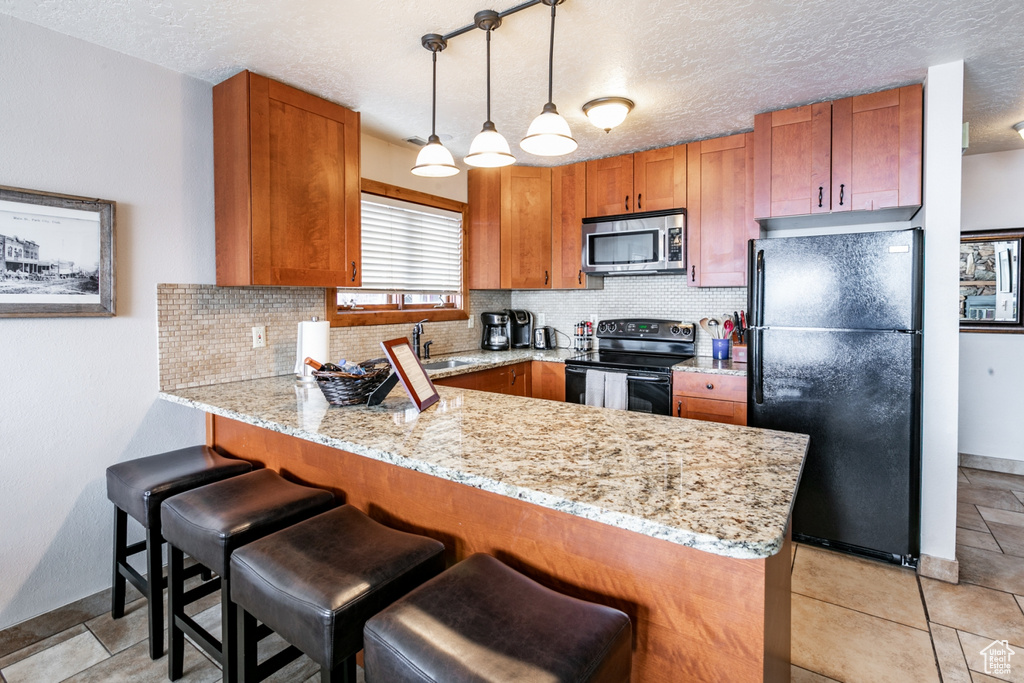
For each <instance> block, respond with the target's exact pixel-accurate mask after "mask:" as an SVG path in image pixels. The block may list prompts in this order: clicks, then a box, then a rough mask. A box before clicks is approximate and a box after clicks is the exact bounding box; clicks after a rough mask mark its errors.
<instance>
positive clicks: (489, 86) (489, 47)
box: [487, 29, 491, 123]
mask: <svg viewBox="0 0 1024 683" xmlns="http://www.w3.org/2000/svg"><path fill="white" fill-rule="evenodd" d="M490 122H491V29H487V123H490Z"/></svg>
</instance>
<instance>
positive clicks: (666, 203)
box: [586, 145, 687, 217]
mask: <svg viewBox="0 0 1024 683" xmlns="http://www.w3.org/2000/svg"><path fill="white" fill-rule="evenodd" d="M686 148H687V146H686V145H676V146H674V147H663V148H661V149H652V150H648V151H646V152H637V153H635V154H623V155H620V156H617V157H608V158H606V159H595V160H594V161H588V162H586V164H587V216H590V217H595V216H615V215H618V214H623V213H636V212H639V211H659V210H662V209H678V208H683V207H685V206H686V187H687V186H686Z"/></svg>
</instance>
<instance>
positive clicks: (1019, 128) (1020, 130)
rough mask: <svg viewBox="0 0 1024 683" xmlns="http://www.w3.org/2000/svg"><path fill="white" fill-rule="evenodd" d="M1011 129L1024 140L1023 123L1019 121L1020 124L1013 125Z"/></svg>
mask: <svg viewBox="0 0 1024 683" xmlns="http://www.w3.org/2000/svg"><path fill="white" fill-rule="evenodd" d="M1013 129H1014V130H1015V131H1017V132H1018V133H1020V136H1021V137H1022V138H1024V121H1021V122H1020V123H1018V124H1015V125H1014V126H1013Z"/></svg>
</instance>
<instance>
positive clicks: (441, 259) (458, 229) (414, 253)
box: [362, 194, 462, 294]
mask: <svg viewBox="0 0 1024 683" xmlns="http://www.w3.org/2000/svg"><path fill="white" fill-rule="evenodd" d="M362 211H363V220H362V271H363V286H362V288H363V289H364V290H387V291H415V292H424V293H436V294H454V293H458V292H459V291H460V290H461V288H462V214H461V213H456V212H454V211H445V210H444V209H435V208H433V207H428V206H421V205H419V204H412V203H410V202H403V201H400V200H396V199H391V198H390V197H380V196H377V195H369V194H363V196H362Z"/></svg>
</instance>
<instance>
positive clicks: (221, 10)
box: [0, 0, 1024, 165]
mask: <svg viewBox="0 0 1024 683" xmlns="http://www.w3.org/2000/svg"><path fill="white" fill-rule="evenodd" d="M515 2H516V0H504V1H503V2H500V3H499V4H495V5H489V4H487V3H486V1H485V0H477V2H466V1H464V0H401V1H399V0H362V1H361V2H354V1H352V0H288V1H285V0H217V1H216V2H214V1H202V0H0V12H3V13H6V14H9V15H11V16H14V17H17V18H19V19H23V20H25V21H29V22H32V23H34V24H38V25H41V26H45V27H47V28H50V29H53V30H55V31H59V32H61V33H65V34H68V35H71V36H75V37H78V38H81V39H83V40H87V41H89V42H92V43H96V44H99V45H103V46H105V47H108V48H111V49H113V50H117V51H118V52H123V53H125V54H129V55H132V56H135V57H139V58H141V59H144V60H147V61H150V62H153V63H156V64H159V65H162V66H164V67H167V68H169V69H173V70H175V71H178V72H182V73H186V74H189V75H192V76H195V77H198V78H201V79H203V80H206V81H209V82H211V83H217V82H219V81H221V80H223V79H225V78H227V77H228V76H231V75H233V74H234V73H236V72H237V71H239V70H241V69H251V70H253V71H256V72H258V73H261V74H264V75H267V76H270V77H273V78H276V79H278V80H281V81H284V82H286V83H290V84H292V85H295V86H297V87H299V88H302V89H304V90H307V91H309V92H312V93H315V94H318V95H321V96H323V97H326V98H328V99H330V100H333V101H336V102H339V103H341V104H344V105H346V106H348V107H350V108H352V109H355V110H358V111H360V112H361V113H362V121H363V127H364V130H365V131H366V132H368V133H370V134H373V135H376V136H379V137H382V138H384V139H388V140H392V141H396V142H397V141H400V140H402V139H403V138H407V137H410V136H419V137H422V138H426V137H427V136H428V135H429V133H430V55H429V53H428V52H427V51H426V50H424V49H423V48H422V47H420V36H421V35H422V34H424V33H429V32H441V33H447V32H449V31H451V30H453V29H455V28H458V27H460V26H463V25H465V24H468V23H470V22H471V21H472V16H473V14H474V12H476V11H477V10H480V9H488V8H491V9H496V10H499V11H500V10H504V9H508V7H510V6H512V5H513V4H514V3H515ZM548 22H549V14H548V9H547V7H545V6H538V7H531V8H529V9H527V10H524V11H522V12H519V13H517V14H515V15H513V16H510V17H508V18H506V19H505V22H504V24H503V25H502V26H501V28H499V29H498V30H496V31H495V32H494V35H493V40H492V80H493V94H492V99H493V103H492V119H493V120H494V122H495V124H496V125H497V127H498V130H499V131H500V132H502V133H504V134H505V136H506V138H507V139H508V140H509V142H510V143H511V144H512V149H513V154H515V155H516V156H517V158H518V159H519V161H520V162H521V163H526V164H535V165H544V164H561V163H566V162H568V161H580V160H584V159H592V158H596V157H602V156H609V155H612V154H618V153H621V152H627V151H633V150H639V149H647V148H653V147H661V146H664V145H668V144H673V143H678V142H686V141H690V140H697V139H701V138H706V137H711V136H716V135H723V134H727V133H732V132H738V131H744V130H750V129H752V127H753V120H754V114H756V113H758V112H763V111H769V110H773V109H780V108H785V107H790V106H794V105H798V104H804V103H808V102H813V101H820V100H827V99H833V98H837V97H842V96H845V95H850V94H858V93H863V92H869V91H873V90H880V89H883V88H887V87H892V86H897V85H903V84H907V83H912V82H920V81H922V80H923V79H924V77H925V75H926V73H927V69H928V67H929V66H932V65H936V64H942V63H946V62H950V61H954V60H957V59H963V60H964V61H965V104H964V109H965V111H964V120H966V121H970V124H971V145H970V150H969V152H970V153H979V152H992V151H1000V150H1008V149H1018V148H1024V141H1022V140H1021V138H1020V137H1019V136H1018V135H1017V134H1016V133H1015V132H1014V131H1013V130H1012V129H1011V126H1012V125H1013V124H1014V123H1016V122H1017V121H1020V120H1024V40H1022V39H1021V36H1022V35H1024V3H1022V2H1021V0H945V1H941V0H770V1H769V0H714V1H710V0H693V1H691V2H682V1H677V0H664V1H661V2H659V1H657V0H654V1H650V0H649V1H647V2H635V1H633V0H617V1H614V2H613V1H612V0H566V2H565V4H563V5H560V6H559V9H558V20H557V29H556V31H557V34H556V38H555V84H554V87H555V90H554V101H555V103H556V104H557V105H558V108H559V111H560V112H562V114H563V115H565V116H566V118H567V119H568V121H569V124H570V126H571V127H572V130H573V134H574V137H576V139H577V140H578V141H579V143H580V147H579V149H578V150H577V151H576V152H575V153H574V154H573V155H571V156H568V157H560V158H558V159H557V160H550V159H548V160H545V159H542V158H540V157H532V156H530V155H527V154H526V153H525V152H522V151H521V150H520V149H519V146H518V141H519V140H520V139H521V138H522V136H523V135H525V133H526V129H527V127H528V126H529V123H530V120H531V119H532V118H533V117H534V116H536V115H537V114H539V113H540V110H541V107H542V106H543V104H544V102H545V100H546V99H547V97H546V96H547V91H546V88H547V84H546V76H547V65H546V59H547V39H548ZM438 82H439V93H438V133H440V134H442V135H443V136H445V135H450V136H451V139H450V140H449V141H448V142H447V143H446V144H447V146H448V147H449V149H451V150H452V152H453V153H454V154H455V155H456V158H457V159H461V157H462V156H463V155H464V154H465V153H466V152H467V151H468V149H469V143H470V141H471V140H472V138H473V136H474V135H475V134H476V133H477V132H478V131H479V130H480V126H481V124H482V123H483V121H484V118H485V106H484V34H483V32H482V31H477V30H473V31H471V32H469V33H468V34H466V35H463V36H459V37H456V38H454V39H452V41H451V43H450V44H449V47H448V49H447V50H445V51H444V52H443V53H441V55H440V56H439V58H438ZM608 95H624V96H627V97H629V98H630V99H632V100H633V101H634V102H636V109H635V110H634V111H633V113H632V114H631V115H630V117H629V118H628V119H627V120H626V122H625V123H624V124H623V125H621V126H620V127H618V128H616V129H615V130H613V131H612V132H611V133H608V134H605V133H604V132H603V131H600V130H598V129H596V128H594V127H593V126H591V125H590V124H589V123H587V121H586V118H585V117H584V115H583V113H582V111H581V106H582V105H583V103H585V102H587V101H588V100H590V99H593V98H595V97H602V96H608Z"/></svg>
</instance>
